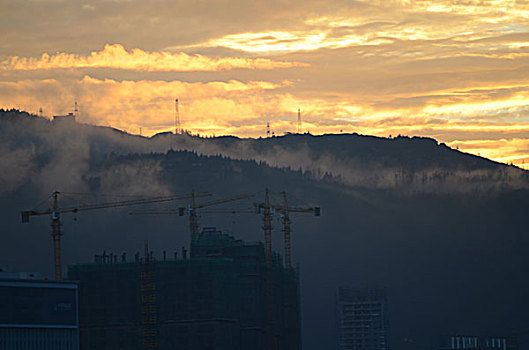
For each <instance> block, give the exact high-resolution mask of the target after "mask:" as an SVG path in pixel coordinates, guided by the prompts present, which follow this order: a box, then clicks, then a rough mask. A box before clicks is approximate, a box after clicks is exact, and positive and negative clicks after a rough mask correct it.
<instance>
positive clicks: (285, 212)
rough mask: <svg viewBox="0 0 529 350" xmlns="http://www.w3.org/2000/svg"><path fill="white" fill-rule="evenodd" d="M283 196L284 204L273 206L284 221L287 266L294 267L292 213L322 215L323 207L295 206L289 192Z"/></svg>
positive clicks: (282, 193)
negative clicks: (290, 201) (292, 204)
mask: <svg viewBox="0 0 529 350" xmlns="http://www.w3.org/2000/svg"><path fill="white" fill-rule="evenodd" d="M281 195H282V196H283V205H274V206H273V208H274V209H275V210H276V211H278V212H281V214H282V218H281V220H282V222H283V234H284V236H283V237H284V242H285V243H284V244H285V268H287V269H291V268H292V248H291V238H290V237H291V234H292V229H291V227H290V224H291V220H290V213H313V214H314V216H320V214H321V208H320V207H306V208H295V207H290V206H289V205H288V200H287V193H286V192H281Z"/></svg>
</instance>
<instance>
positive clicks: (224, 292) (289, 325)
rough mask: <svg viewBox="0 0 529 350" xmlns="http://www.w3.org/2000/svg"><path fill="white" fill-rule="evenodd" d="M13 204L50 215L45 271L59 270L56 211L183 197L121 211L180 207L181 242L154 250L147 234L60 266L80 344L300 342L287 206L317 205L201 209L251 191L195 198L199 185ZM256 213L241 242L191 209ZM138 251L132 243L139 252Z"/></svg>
mask: <svg viewBox="0 0 529 350" xmlns="http://www.w3.org/2000/svg"><path fill="white" fill-rule="evenodd" d="M59 195H60V193H59V192H55V193H53V194H52V196H51V200H52V207H51V209H46V210H42V211H39V210H33V211H25V212H22V221H23V222H28V221H29V219H30V217H32V216H49V217H50V218H51V227H52V237H53V243H54V244H53V247H54V267H55V279H56V280H62V279H63V275H62V261H61V236H62V232H61V221H60V220H61V214H64V213H77V212H80V211H83V210H95V209H104V208H113V207H125V206H130V205H141V204H148V203H159V202H167V201H174V200H189V202H190V203H189V204H188V205H187V207H180V208H176V209H170V210H163V211H159V210H158V211H157V210H143V211H135V212H131V213H130V214H140V215H150V214H160V213H161V214H173V215H178V216H185V215H187V216H188V219H189V231H190V232H189V234H190V247H189V248H188V249H186V248H185V247H182V251H181V253H180V254H179V253H178V252H173V253H172V254H171V253H170V254H167V252H166V251H163V253H162V254H161V255H160V256H155V254H154V253H153V251H152V250H150V249H149V241H148V239H147V238H148V237H146V240H145V242H144V246H143V247H138V248H141V249H140V250H138V251H137V252H135V253H133V252H128V253H121V254H113V253H107V252H103V253H102V254H95V255H94V261H93V263H81V264H73V265H70V266H68V272H67V280H69V281H75V283H78V289H79V292H78V293H79V294H78V298H79V302H78V307H79V311H78V312H79V323H78V327H79V343H78V344H80V348H81V349H94V350H95V349H98V350H99V349H109V350H110V349H160V350H164V349H175V348H178V349H212V350H213V349H241V350H242V349H262V350H269V349H270V350H272V349H273V350H283V349H284V350H286V349H301V325H300V283H299V282H300V281H299V268H297V269H294V268H293V267H292V262H291V242H290V240H291V237H290V235H291V219H290V214H291V213H309V214H312V215H315V216H319V215H320V208H319V207H303V208H302V207H291V206H289V204H288V201H287V197H286V193H281V196H282V198H283V201H282V203H281V204H274V203H271V201H270V198H269V197H270V194H269V190H268V189H266V191H265V198H264V201H263V202H261V203H254V204H253V206H252V207H250V208H245V209H205V208H208V207H210V206H215V205H217V204H222V203H227V202H232V201H236V200H240V199H246V198H250V197H253V195H251V194H243V195H237V196H232V197H229V198H223V199H217V200H210V201H205V202H202V203H197V200H198V199H199V198H202V197H207V196H210V195H211V194H209V193H195V192H194V191H192V192H191V193H190V194H186V195H179V196H165V197H153V198H142V199H134V200H128V201H120V202H108V203H101V204H93V205H84V206H76V207H64V208H63V207H61V206H60V205H59ZM207 212H215V213H226V214H230V215H233V214H252V213H253V214H259V215H260V216H261V217H262V227H261V229H262V232H263V234H264V243H263V242H254V243H246V242H244V241H243V240H240V239H237V238H236V237H234V236H232V235H229V234H226V233H223V232H221V231H219V230H217V229H216V228H214V227H205V228H203V229H199V223H198V219H199V217H200V215H199V214H202V213H207ZM274 215H278V216H279V217H280V219H281V222H282V226H283V227H282V231H283V238H284V242H283V243H284V244H283V247H284V250H285V251H284V254H283V255H281V254H279V253H277V252H274V251H273V250H272V240H271V237H272V218H273V217H274ZM140 251H141V253H140Z"/></svg>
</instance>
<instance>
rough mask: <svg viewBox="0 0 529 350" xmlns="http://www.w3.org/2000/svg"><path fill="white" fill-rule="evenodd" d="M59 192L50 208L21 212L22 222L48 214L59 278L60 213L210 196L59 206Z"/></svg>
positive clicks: (59, 277)
mask: <svg viewBox="0 0 529 350" xmlns="http://www.w3.org/2000/svg"><path fill="white" fill-rule="evenodd" d="M60 194H61V192H59V191H55V192H53V194H52V195H51V196H50V197H52V198H53V200H52V207H51V209H46V210H42V211H36V210H28V211H23V212H22V213H21V216H22V222H23V223H28V222H29V218H30V217H31V216H43V215H49V216H50V218H51V235H52V238H53V260H54V273H55V279H56V280H61V279H62V257H61V236H62V235H63V233H62V232H61V214H64V213H77V212H80V211H86V210H94V209H105V208H118V207H125V206H129V205H140V204H147V203H160V202H169V201H175V200H182V199H188V198H190V197H193V198H194V197H205V196H210V195H211V194H210V193H199V194H196V193H194V192H193V193H192V194H181V195H170V196H158V197H150V198H141V199H131V200H125V201H117V202H107V203H99V204H88V205H82V206H74V207H65V208H61V207H60V206H59V195H60Z"/></svg>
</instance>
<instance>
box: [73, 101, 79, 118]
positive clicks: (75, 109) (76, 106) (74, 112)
mask: <svg viewBox="0 0 529 350" xmlns="http://www.w3.org/2000/svg"><path fill="white" fill-rule="evenodd" d="M73 116H74V117H75V119H77V118H78V117H79V105H78V104H77V101H75V103H74V108H73Z"/></svg>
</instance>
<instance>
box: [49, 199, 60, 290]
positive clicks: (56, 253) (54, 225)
mask: <svg viewBox="0 0 529 350" xmlns="http://www.w3.org/2000/svg"><path fill="white" fill-rule="evenodd" d="M52 196H53V206H52V213H51V236H52V238H53V264H54V273H55V279H56V280H61V279H62V268H61V266H62V256H61V236H62V232H61V217H60V215H61V214H60V213H59V192H58V191H55V192H53V195H52Z"/></svg>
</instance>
